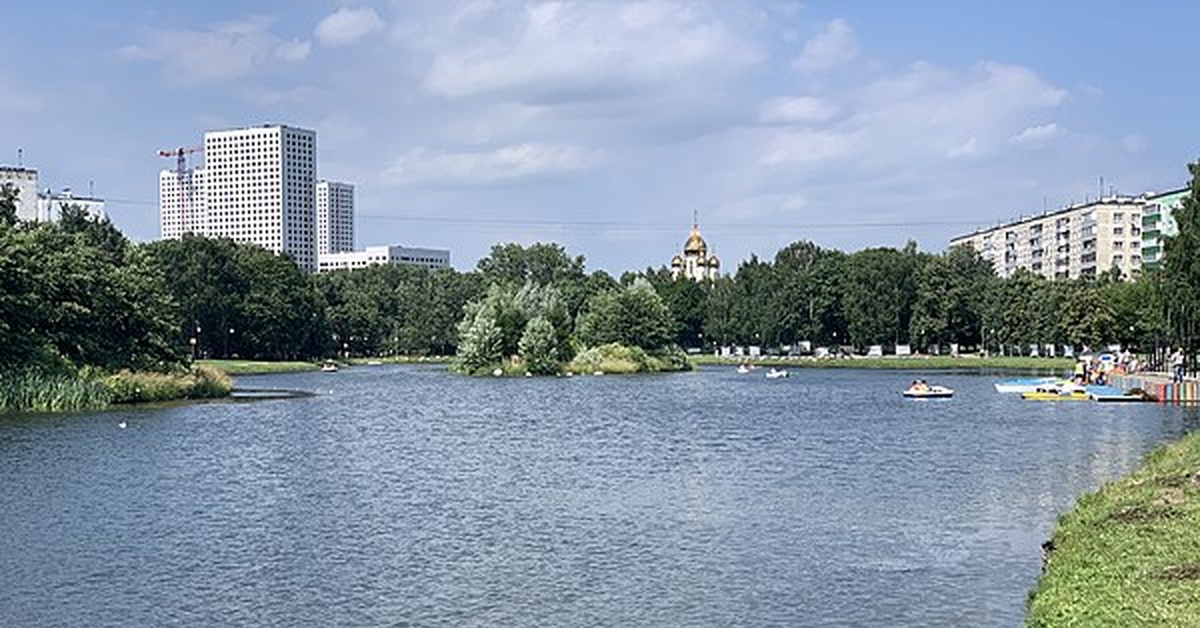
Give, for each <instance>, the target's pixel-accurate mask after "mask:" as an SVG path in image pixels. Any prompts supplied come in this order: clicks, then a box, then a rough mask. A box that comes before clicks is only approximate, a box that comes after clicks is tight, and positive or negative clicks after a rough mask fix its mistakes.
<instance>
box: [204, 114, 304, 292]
mask: <svg viewBox="0 0 1200 628" xmlns="http://www.w3.org/2000/svg"><path fill="white" fill-rule="evenodd" d="M316 171H317V134H316V132H315V131H311V130H308V129H300V128H296V127H290V126H284V125H266V126H261V127H250V128H244V129H230V130H225V131H210V132H208V133H205V134H204V174H203V190H204V194H203V196H204V210H205V215H206V222H207V229H206V233H207V235H209V236H212V237H217V238H230V239H232V240H236V241H238V242H245V243H250V244H257V245H258V246H261V247H263V248H265V249H267V250H270V251H273V252H275V253H287V254H288V255H290V256H291V257H292V259H293V260H295V262H296V264H297V265H298V266H300V268H302V269H304V270H307V271H310V272H312V271H315V270H316V269H317V241H316V198H315V196H316V195H315V190H316Z"/></svg>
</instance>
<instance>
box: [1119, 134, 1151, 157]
mask: <svg viewBox="0 0 1200 628" xmlns="http://www.w3.org/2000/svg"><path fill="white" fill-rule="evenodd" d="M1147 145H1148V142H1147V141H1146V138H1144V137H1142V136H1141V135H1139V134H1137V133H1131V134H1129V135H1126V136H1125V137H1122V138H1121V148H1124V149H1125V150H1126V151H1128V152H1130V153H1133V154H1135V155H1136V154H1139V153H1142V152H1144V151H1145V150H1146V146H1147Z"/></svg>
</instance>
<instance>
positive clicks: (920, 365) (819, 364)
mask: <svg viewBox="0 0 1200 628" xmlns="http://www.w3.org/2000/svg"><path fill="white" fill-rule="evenodd" d="M688 360H689V361H690V362H691V363H692V364H693V365H696V366H712V365H717V366H737V365H739V364H754V365H757V366H768V367H770V366H778V367H795V368H852V369H878V370H884V369H896V370H938V371H951V370H968V371H969V370H974V371H1025V372H1035V373H1048V374H1061V373H1063V372H1065V371H1068V370H1070V369H1071V367H1072V366H1074V364H1075V359H1074V358H1029V357H1017V356H992V357H981V356H973V355H964V356H959V357H952V356H937V355H934V356H929V355H914V356H904V357H897V356H884V357H865V356H853V357H839V358H833V357H829V358H815V357H809V356H762V357H757V358H746V357H732V356H731V357H724V356H712V355H701V356H697V355H691V356H688Z"/></svg>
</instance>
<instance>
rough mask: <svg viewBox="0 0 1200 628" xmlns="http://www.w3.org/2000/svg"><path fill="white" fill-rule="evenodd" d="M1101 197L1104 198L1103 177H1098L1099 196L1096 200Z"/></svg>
mask: <svg viewBox="0 0 1200 628" xmlns="http://www.w3.org/2000/svg"><path fill="white" fill-rule="evenodd" d="M1103 197H1104V175H1100V196H1098V197H1097V198H1103Z"/></svg>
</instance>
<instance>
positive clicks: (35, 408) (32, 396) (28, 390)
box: [0, 371, 112, 413]
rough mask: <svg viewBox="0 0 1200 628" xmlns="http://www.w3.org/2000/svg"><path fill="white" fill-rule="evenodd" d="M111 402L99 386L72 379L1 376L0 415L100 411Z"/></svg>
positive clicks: (36, 374)
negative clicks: (10, 413)
mask: <svg viewBox="0 0 1200 628" xmlns="http://www.w3.org/2000/svg"><path fill="white" fill-rule="evenodd" d="M111 398H112V395H111V394H110V392H109V390H108V389H107V388H106V387H105V386H103V385H101V384H100V383H99V382H97V381H94V380H90V379H85V378H82V377H77V376H75V375H65V374H46V373H40V372H36V371H27V372H18V373H0V413H3V412H69V411H77V410H99V409H101V408H103V407H105V406H107V405H108V404H109V402H110V401H111Z"/></svg>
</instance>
